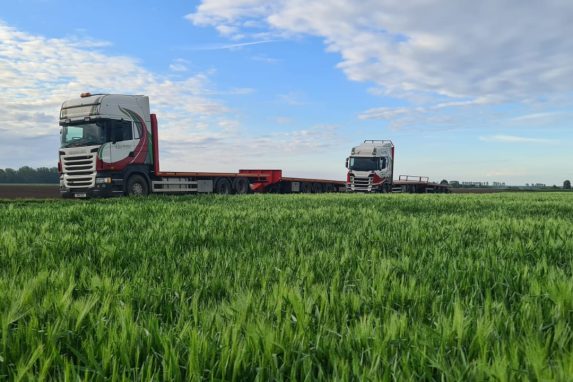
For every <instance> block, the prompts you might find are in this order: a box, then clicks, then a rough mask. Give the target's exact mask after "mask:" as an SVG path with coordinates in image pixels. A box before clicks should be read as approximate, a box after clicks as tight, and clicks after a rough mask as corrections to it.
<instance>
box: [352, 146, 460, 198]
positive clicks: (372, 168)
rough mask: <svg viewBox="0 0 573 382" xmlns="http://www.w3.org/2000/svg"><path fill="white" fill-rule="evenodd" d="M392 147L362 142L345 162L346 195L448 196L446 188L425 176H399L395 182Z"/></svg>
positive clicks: (353, 149) (354, 148)
mask: <svg viewBox="0 0 573 382" xmlns="http://www.w3.org/2000/svg"><path fill="white" fill-rule="evenodd" d="M394 153H395V150H394V144H393V143H392V141H389V140H365V141H364V142H363V143H362V144H360V145H358V146H355V147H353V148H352V151H351V152H350V156H349V157H348V158H346V168H347V169H348V172H347V174H346V190H347V191H349V192H408V193H434V192H440V193H442V192H449V188H448V186H447V185H443V184H438V183H433V182H430V181H429V179H428V178H427V177H425V176H411V175H400V177H399V179H398V180H394Z"/></svg>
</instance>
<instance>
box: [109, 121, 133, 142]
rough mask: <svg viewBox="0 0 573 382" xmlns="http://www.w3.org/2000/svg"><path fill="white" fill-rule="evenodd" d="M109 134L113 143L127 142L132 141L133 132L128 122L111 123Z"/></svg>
mask: <svg viewBox="0 0 573 382" xmlns="http://www.w3.org/2000/svg"><path fill="white" fill-rule="evenodd" d="M111 134H112V137H113V141H115V142H120V141H129V140H132V139H133V130H132V127H131V122H130V121H111Z"/></svg>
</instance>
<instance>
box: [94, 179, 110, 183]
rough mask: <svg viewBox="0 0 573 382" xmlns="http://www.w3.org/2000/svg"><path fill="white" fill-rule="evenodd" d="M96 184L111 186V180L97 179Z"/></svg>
mask: <svg viewBox="0 0 573 382" xmlns="http://www.w3.org/2000/svg"><path fill="white" fill-rule="evenodd" d="M96 184H111V178H96Z"/></svg>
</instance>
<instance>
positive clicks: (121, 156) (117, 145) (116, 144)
mask: <svg viewBox="0 0 573 382" xmlns="http://www.w3.org/2000/svg"><path fill="white" fill-rule="evenodd" d="M111 134H112V139H111V144H110V150H111V161H112V163H113V164H114V166H115V167H116V168H115V169H116V170H121V169H122V168H123V167H124V166H127V165H128V164H130V163H132V162H133V161H134V160H135V152H134V150H135V148H136V146H137V144H138V143H139V131H137V129H135V131H134V126H133V123H132V122H131V121H125V120H122V121H117V120H114V121H111ZM117 166H119V167H117Z"/></svg>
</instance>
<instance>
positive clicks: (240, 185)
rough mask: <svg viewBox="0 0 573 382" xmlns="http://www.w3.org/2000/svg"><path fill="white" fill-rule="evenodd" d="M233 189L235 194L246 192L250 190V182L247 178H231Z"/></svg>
mask: <svg viewBox="0 0 573 382" xmlns="http://www.w3.org/2000/svg"><path fill="white" fill-rule="evenodd" d="M233 191H235V194H240V195H241V194H248V193H249V192H250V191H251V184H250V183H249V180H248V179H247V178H235V180H233Z"/></svg>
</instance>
